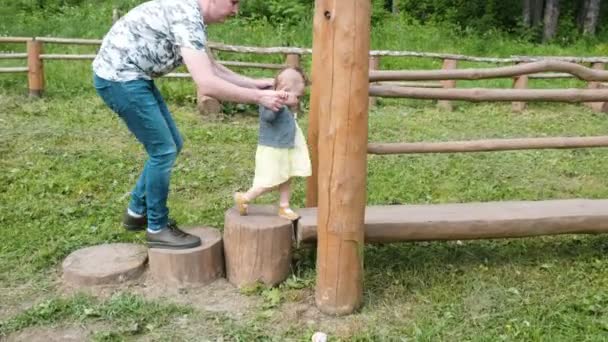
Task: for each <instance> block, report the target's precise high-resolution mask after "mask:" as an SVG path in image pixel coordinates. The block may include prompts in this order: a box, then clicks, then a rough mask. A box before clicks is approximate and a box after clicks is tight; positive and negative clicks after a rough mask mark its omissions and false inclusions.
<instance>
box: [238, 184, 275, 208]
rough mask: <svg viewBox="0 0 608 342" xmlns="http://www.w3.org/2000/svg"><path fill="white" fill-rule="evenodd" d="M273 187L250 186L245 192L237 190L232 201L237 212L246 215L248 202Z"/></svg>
mask: <svg viewBox="0 0 608 342" xmlns="http://www.w3.org/2000/svg"><path fill="white" fill-rule="evenodd" d="M273 189H274V188H272V187H271V188H261V187H260V188H254V187H252V188H251V189H249V190H248V191H247V192H246V193H242V192H237V193H235V194H234V202H235V203H236V207H237V209H238V210H239V214H241V215H247V207H248V203H249V202H251V201H253V200H254V199H256V198H257V197H259V196H261V195H262V194H264V193H266V192H269V191H271V190H273Z"/></svg>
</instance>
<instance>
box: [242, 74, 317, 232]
mask: <svg viewBox="0 0 608 342" xmlns="http://www.w3.org/2000/svg"><path fill="white" fill-rule="evenodd" d="M307 83H308V81H307V79H306V76H305V75H304V73H303V72H302V70H301V69H300V68H297V67H288V68H285V69H283V70H281V71H280V72H279V73H278V74H277V76H276V78H275V89H276V90H278V91H285V92H286V93H287V94H288V97H287V100H286V102H285V106H283V108H281V109H279V111H277V112H273V111H272V110H270V109H268V108H265V107H263V106H260V109H259V114H260V131H259V138H258V147H257V151H256V154H255V176H254V178H253V185H252V187H251V188H250V189H249V190H248V191H247V192H245V193H241V192H237V193H235V194H234V201H235V204H236V207H237V209H238V210H239V213H240V214H241V215H247V205H248V203H249V202H251V201H253V200H254V199H255V198H257V197H259V196H260V195H262V194H264V193H266V192H269V191H272V190H275V189H278V191H279V211H278V215H279V216H281V217H283V218H286V219H288V220H292V221H294V220H297V219H298V218H300V216H299V215H298V214H297V213H295V212H294V211H293V210H292V209H291V208H290V206H289V199H290V197H291V178H292V177H308V176H310V175H311V164H310V157H309V155H308V147H307V145H306V140H305V138H304V134H303V133H302V130H301V129H300V126H298V123H297V121H296V119H297V110H298V108H299V104H300V97H301V96H302V95H303V94H304V90H305V89H306V85H307Z"/></svg>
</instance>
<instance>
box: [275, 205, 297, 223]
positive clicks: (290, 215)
mask: <svg viewBox="0 0 608 342" xmlns="http://www.w3.org/2000/svg"><path fill="white" fill-rule="evenodd" d="M279 216H281V217H282V218H286V219H288V220H290V221H295V220H297V219H299V218H300V215H298V214H297V213H296V212H294V211H293V210H291V208H289V207H287V208H284V207H279Z"/></svg>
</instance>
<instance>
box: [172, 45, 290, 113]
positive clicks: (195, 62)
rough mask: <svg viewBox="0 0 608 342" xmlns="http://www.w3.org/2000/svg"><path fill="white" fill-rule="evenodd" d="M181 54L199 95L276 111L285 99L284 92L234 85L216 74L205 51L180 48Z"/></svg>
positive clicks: (212, 63)
mask: <svg viewBox="0 0 608 342" xmlns="http://www.w3.org/2000/svg"><path fill="white" fill-rule="evenodd" d="M181 52H182V57H183V59H184V63H185V64H186V67H187V68H188V71H189V72H190V75H191V76H192V79H193V80H194V83H196V85H197V87H198V89H199V92H200V93H201V94H203V95H206V96H210V97H213V98H216V99H219V100H224V101H231V102H238V103H258V104H261V105H263V106H265V107H268V108H271V109H273V110H278V109H279V108H280V107H281V106H282V105H283V102H284V99H285V98H286V94H285V93H284V92H276V91H272V90H260V89H253V88H248V87H244V86H239V85H236V84H234V83H232V82H230V81H227V80H225V79H224V78H222V77H220V76H219V75H217V74H216V72H215V70H216V69H215V67H214V62H213V61H212V59H211V58H209V56H208V55H207V53H206V52H205V51H201V50H194V49H188V48H182V49H181Z"/></svg>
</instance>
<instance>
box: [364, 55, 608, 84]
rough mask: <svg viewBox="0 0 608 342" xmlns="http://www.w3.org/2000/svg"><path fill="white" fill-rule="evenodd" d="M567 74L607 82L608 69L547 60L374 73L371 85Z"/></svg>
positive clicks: (586, 79)
mask: <svg viewBox="0 0 608 342" xmlns="http://www.w3.org/2000/svg"><path fill="white" fill-rule="evenodd" d="M547 71H553V72H567V73H570V74H572V75H575V76H577V77H578V78H580V79H582V80H585V81H608V70H594V69H591V68H587V67H584V66H582V65H579V64H574V63H570V62H562V61H555V60H546V61H539V62H532V63H524V64H519V65H514V66H504V67H499V68H479V69H454V70H407V71H404V70H399V71H395V70H392V71H384V70H383V71H373V72H371V73H370V77H369V79H370V82H378V81H441V80H446V79H449V80H481V79H490V78H506V77H508V78H512V77H515V76H520V75H527V74H536V73H539V72H547Z"/></svg>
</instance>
